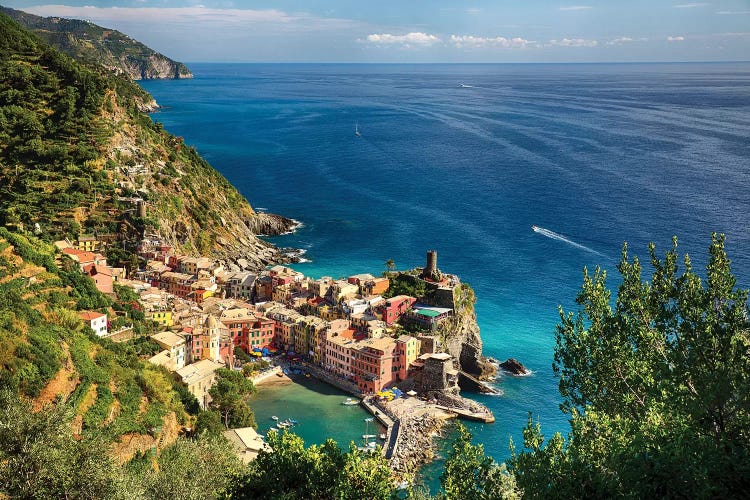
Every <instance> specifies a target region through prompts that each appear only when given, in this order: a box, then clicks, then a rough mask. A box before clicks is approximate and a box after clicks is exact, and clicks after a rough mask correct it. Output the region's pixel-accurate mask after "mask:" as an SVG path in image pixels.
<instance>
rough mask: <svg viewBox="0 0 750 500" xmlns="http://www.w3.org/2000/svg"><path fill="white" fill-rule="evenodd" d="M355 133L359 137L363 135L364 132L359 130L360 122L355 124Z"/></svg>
mask: <svg viewBox="0 0 750 500" xmlns="http://www.w3.org/2000/svg"><path fill="white" fill-rule="evenodd" d="M354 135H355V136H357V137H362V134H361V133H360V132H359V122H356V123H355V124H354Z"/></svg>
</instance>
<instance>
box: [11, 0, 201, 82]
mask: <svg viewBox="0 0 750 500" xmlns="http://www.w3.org/2000/svg"><path fill="white" fill-rule="evenodd" d="M0 12H2V13H4V14H7V15H8V16H9V17H11V18H13V19H14V20H15V21H17V22H18V23H20V24H21V25H22V26H24V27H26V28H28V29H30V30H32V31H33V32H35V33H36V34H37V35H39V36H40V37H41V38H43V39H44V40H46V41H47V42H48V43H50V44H51V45H52V46H53V47H56V48H57V49H59V50H61V51H63V52H65V53H66V54H68V55H70V56H71V57H73V58H75V59H77V60H79V61H84V62H87V63H91V64H100V65H102V66H104V67H105V68H107V69H109V70H111V71H113V72H115V73H116V74H121V75H124V76H126V77H128V78H130V79H132V80H142V79H143V80H150V79H155V78H175V79H177V78H192V77H193V75H192V73H190V70H189V69H188V68H187V66H185V65H184V64H182V63H180V62H176V61H173V60H172V59H169V58H168V57H166V56H164V55H162V54H160V53H158V52H156V51H154V50H152V49H150V48H149V47H147V46H145V45H144V44H142V43H141V42H139V41H137V40H133V39H132V38H130V37H129V36H128V35H126V34H124V33H121V32H119V31H117V30H113V29H108V28H103V27H101V26H98V25H96V24H94V23H91V22H89V21H82V20H79V19H65V18H60V17H41V16H35V15H33V14H28V13H26V12H23V11H20V10H15V9H10V8H7V7H1V6H0Z"/></svg>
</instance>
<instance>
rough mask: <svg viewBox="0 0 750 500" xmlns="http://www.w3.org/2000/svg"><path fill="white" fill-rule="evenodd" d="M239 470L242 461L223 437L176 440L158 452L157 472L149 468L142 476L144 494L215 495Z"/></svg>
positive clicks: (153, 495)
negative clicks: (159, 453)
mask: <svg viewBox="0 0 750 500" xmlns="http://www.w3.org/2000/svg"><path fill="white" fill-rule="evenodd" d="M241 471H242V463H241V462H240V460H239V458H237V456H236V455H235V454H234V451H233V450H232V448H231V446H230V445H229V443H227V441H226V439H224V438H223V437H221V436H219V437H214V436H208V435H206V436H202V437H201V438H199V439H197V440H194V441H192V440H187V439H178V440H177V442H176V443H175V444H173V445H172V446H170V447H168V448H166V449H165V450H164V451H162V453H161V455H160V456H159V460H158V472H157V471H155V470H154V469H149V470H148V471H147V473H146V474H145V475H144V476H145V477H143V479H142V484H143V485H144V490H145V492H144V493H145V496H146V497H147V498H153V499H163V498H184V499H190V500H192V499H195V500H200V499H211V498H218V497H219V496H220V495H221V494H222V493H223V492H224V491H225V490H226V489H227V487H228V486H229V485H230V484H231V482H232V480H233V478H234V477H236V476H237V475H238V474H240V472H241Z"/></svg>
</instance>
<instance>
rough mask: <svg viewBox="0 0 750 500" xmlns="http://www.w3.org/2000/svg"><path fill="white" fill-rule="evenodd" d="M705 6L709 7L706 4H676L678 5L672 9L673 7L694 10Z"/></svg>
mask: <svg viewBox="0 0 750 500" xmlns="http://www.w3.org/2000/svg"><path fill="white" fill-rule="evenodd" d="M707 5H710V4H707V3H706V2H692V3H678V4H675V5H673V6H672V7H674V8H675V9H694V8H696V7H705V6H707Z"/></svg>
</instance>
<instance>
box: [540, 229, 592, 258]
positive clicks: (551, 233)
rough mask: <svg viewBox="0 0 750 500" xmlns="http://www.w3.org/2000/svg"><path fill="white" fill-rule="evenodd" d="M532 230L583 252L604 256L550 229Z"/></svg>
mask: <svg viewBox="0 0 750 500" xmlns="http://www.w3.org/2000/svg"><path fill="white" fill-rule="evenodd" d="M531 229H532V230H533V231H534V232H535V233H539V234H541V235H542V236H546V237H547V238H552V239H553V240H557V241H562V242H563V243H567V244H568V245H572V246H574V247H576V248H580V249H581V250H586V251H587V252H591V253H595V254H597V255H602V254H601V253H600V252H597V251H596V250H594V249H593V248H589V247H587V246H586V245H581V244H580V243H576V242H575V241H572V240H569V239H568V238H566V237H565V236H563V235H562V234H558V233H556V232H554V231H550V230H549V229H545V228H543V227H539V226H531Z"/></svg>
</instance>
